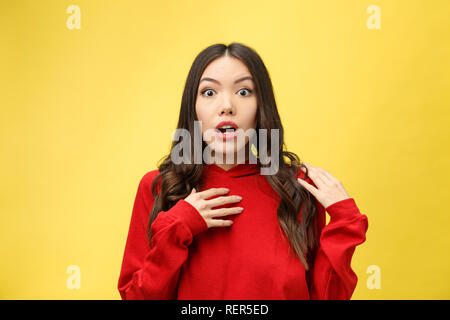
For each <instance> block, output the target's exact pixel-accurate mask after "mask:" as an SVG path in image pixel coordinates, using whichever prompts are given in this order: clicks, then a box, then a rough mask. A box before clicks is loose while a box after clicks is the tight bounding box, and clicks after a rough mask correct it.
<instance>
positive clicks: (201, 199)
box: [184, 188, 244, 228]
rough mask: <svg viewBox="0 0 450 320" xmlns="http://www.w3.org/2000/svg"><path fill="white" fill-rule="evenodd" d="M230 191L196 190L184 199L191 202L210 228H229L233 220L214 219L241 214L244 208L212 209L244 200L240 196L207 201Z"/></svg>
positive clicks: (216, 189)
mask: <svg viewBox="0 0 450 320" xmlns="http://www.w3.org/2000/svg"><path fill="white" fill-rule="evenodd" d="M229 191H230V190H228V189H226V188H211V189H208V190H205V191H201V192H197V190H195V188H193V189H192V191H191V193H190V194H189V195H188V196H187V197H186V198H185V199H184V200H185V201H187V202H189V203H190V204H191V205H192V206H193V207H194V208H196V209H197V211H198V212H199V213H200V215H201V216H202V217H203V219H205V222H206V224H207V225H208V228H211V227H228V226H231V225H232V224H233V221H232V220H223V219H214V218H216V217H224V216H227V215H229V214H238V213H241V212H242V211H243V210H244V208H242V207H231V208H220V209H212V208H214V207H218V206H222V205H224V204H228V203H235V202H239V201H241V200H242V198H241V197H239V196H221V197H217V198H214V199H210V200H207V199H208V198H211V197H214V196H217V195H222V194H226V193H228V192H229Z"/></svg>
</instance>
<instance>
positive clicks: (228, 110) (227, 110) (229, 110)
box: [219, 105, 234, 116]
mask: <svg viewBox="0 0 450 320" xmlns="http://www.w3.org/2000/svg"><path fill="white" fill-rule="evenodd" d="M233 114H234V109H233V107H231V106H230V105H228V106H222V107H220V109H219V115H221V116H223V115H233Z"/></svg>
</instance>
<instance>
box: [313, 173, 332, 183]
mask: <svg viewBox="0 0 450 320" xmlns="http://www.w3.org/2000/svg"><path fill="white" fill-rule="evenodd" d="M315 179H316V180H315V181H314V183H315V182H316V181H317V182H318V184H316V185H317V186H326V185H329V184H331V181H328V178H327V177H326V176H325V175H324V174H323V173H322V172H320V171H318V172H317V174H316V176H315Z"/></svg>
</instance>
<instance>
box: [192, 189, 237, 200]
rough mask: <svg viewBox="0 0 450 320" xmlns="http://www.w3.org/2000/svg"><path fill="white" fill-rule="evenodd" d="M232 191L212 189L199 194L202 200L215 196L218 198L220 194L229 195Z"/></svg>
mask: <svg viewBox="0 0 450 320" xmlns="http://www.w3.org/2000/svg"><path fill="white" fill-rule="evenodd" d="M229 191H230V190H229V189H227V188H211V189H208V190H205V191H202V192H199V193H198V194H199V195H200V196H201V198H202V199H208V198H211V197H214V196H217V195H219V194H225V193H228V192H229Z"/></svg>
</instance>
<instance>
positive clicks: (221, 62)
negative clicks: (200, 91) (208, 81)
mask: <svg viewBox="0 0 450 320" xmlns="http://www.w3.org/2000/svg"><path fill="white" fill-rule="evenodd" d="M250 75H251V74H250V71H249V70H248V68H247V66H246V65H245V64H244V63H243V62H242V61H241V60H239V59H237V58H234V57H229V56H225V57H220V58H217V59H215V60H213V61H212V62H210V63H209V64H208V66H207V67H206V68H205V70H204V71H203V74H202V78H203V77H209V78H214V79H217V80H219V81H220V80H227V79H228V80H230V81H231V80H235V79H237V78H240V77H243V76H250Z"/></svg>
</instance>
